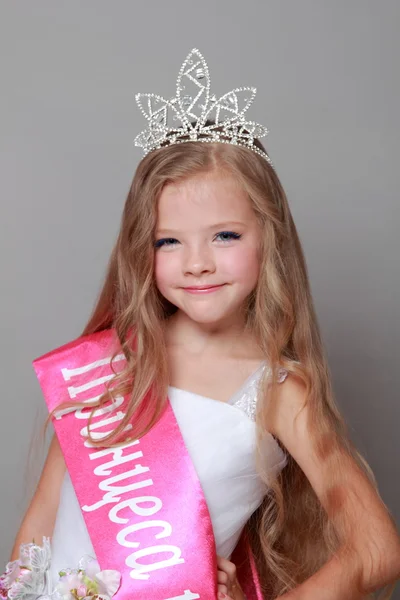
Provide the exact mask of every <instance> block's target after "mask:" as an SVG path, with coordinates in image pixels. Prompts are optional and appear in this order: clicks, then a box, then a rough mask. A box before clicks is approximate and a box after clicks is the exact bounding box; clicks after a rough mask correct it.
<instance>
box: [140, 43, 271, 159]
mask: <svg viewBox="0 0 400 600" xmlns="http://www.w3.org/2000/svg"><path fill="white" fill-rule="evenodd" d="M256 91H257V90H256V88H254V87H240V88H235V89H233V90H232V91H230V92H228V93H226V94H224V95H223V96H221V98H219V99H217V97H216V96H215V95H211V94H210V75H209V70H208V66H207V63H206V61H205V60H204V58H203V56H202V54H201V53H200V52H199V51H198V50H197V48H194V49H193V50H192V51H191V52H189V54H188V56H187V57H186V59H185V61H184V63H183V64H182V66H181V68H180V71H179V74H178V79H177V83H176V96H175V98H171V99H169V100H165V98H163V97H162V96H159V95H157V94H136V96H135V98H136V102H137V104H138V106H139V108H140V110H141V112H142V113H143V115H144V117H145V118H146V119H147V120H148V122H149V126H148V128H147V129H145V130H144V131H142V132H141V133H139V134H138V135H137V136H136V138H135V146H140V147H141V148H143V149H144V155H146V154H148V153H149V152H151V151H152V150H155V149H157V148H161V147H163V146H168V145H172V144H181V143H184V142H192V141H195V142H222V143H225V144H234V145H240V146H245V147H246V148H249V149H250V150H252V151H254V152H256V153H257V154H259V155H260V156H262V157H263V158H265V159H266V160H267V161H268V163H269V164H270V165H271V166H273V165H272V162H271V159H270V158H269V156H268V155H267V154H266V153H265V152H263V151H262V150H261V149H260V148H258V147H257V146H256V145H255V143H254V140H255V138H260V137H263V136H266V135H267V133H268V129H267V128H266V127H264V126H263V125H259V124H258V123H255V122H253V121H247V120H246V117H245V112H246V111H247V109H248V108H249V106H250V105H251V104H252V103H253V100H254V98H255V95H256ZM210 121H211V122H210Z"/></svg>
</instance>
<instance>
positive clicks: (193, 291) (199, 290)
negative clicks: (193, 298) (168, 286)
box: [183, 283, 225, 294]
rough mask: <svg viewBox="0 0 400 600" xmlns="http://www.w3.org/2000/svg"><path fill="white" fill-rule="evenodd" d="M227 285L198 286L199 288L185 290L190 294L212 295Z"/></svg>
mask: <svg viewBox="0 0 400 600" xmlns="http://www.w3.org/2000/svg"><path fill="white" fill-rule="evenodd" d="M224 285H225V284H224V283H222V284H221V285H198V286H190V287H185V288H183V289H184V291H185V292H189V294H210V293H211V292H215V291H217V290H219V289H220V288H222V287H223V286H224Z"/></svg>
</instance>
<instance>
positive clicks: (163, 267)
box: [154, 252, 177, 289]
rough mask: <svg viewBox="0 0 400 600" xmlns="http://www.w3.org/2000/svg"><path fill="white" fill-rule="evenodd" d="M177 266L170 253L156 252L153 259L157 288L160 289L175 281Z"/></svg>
mask: <svg viewBox="0 0 400 600" xmlns="http://www.w3.org/2000/svg"><path fill="white" fill-rule="evenodd" d="M176 272H177V264H176V260H175V259H174V256H173V254H172V253H167V252H158V253H156V255H155V258H154V277H155V280H156V284H157V287H158V288H159V289H162V288H163V287H165V286H166V285H170V284H171V283H173V281H174V279H176Z"/></svg>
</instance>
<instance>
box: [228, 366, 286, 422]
mask: <svg viewBox="0 0 400 600" xmlns="http://www.w3.org/2000/svg"><path fill="white" fill-rule="evenodd" d="M265 369H268V370H270V368H269V367H268V365H267V363H266V362H264V363H263V364H262V365H261V366H260V367H259V368H258V369H257V371H255V373H253V374H252V375H250V377H249V378H248V379H247V380H246V381H245V382H244V384H243V386H242V387H241V388H240V389H239V390H238V391H237V392H236V393H235V394H233V396H232V397H231V399H230V400H229V404H231V405H232V406H235V407H236V408H238V409H239V410H242V411H243V412H244V413H245V414H246V415H247V416H248V417H249V418H250V419H251V420H252V421H255V418H256V407H257V396H258V393H259V384H260V380H261V377H262V375H263V373H264V371H265ZM287 376H288V371H287V370H286V369H284V368H283V367H281V368H280V369H279V370H278V378H277V379H278V383H282V382H283V381H285V379H286V377H287Z"/></svg>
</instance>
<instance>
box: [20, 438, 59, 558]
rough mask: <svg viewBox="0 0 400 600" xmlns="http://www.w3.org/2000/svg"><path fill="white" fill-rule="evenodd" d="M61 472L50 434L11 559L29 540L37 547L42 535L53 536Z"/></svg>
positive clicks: (57, 446)
mask: <svg viewBox="0 0 400 600" xmlns="http://www.w3.org/2000/svg"><path fill="white" fill-rule="evenodd" d="M65 471H66V465H65V461H64V457H63V454H62V452H61V448H60V445H59V443H58V440H57V438H56V436H55V435H54V436H53V438H52V440H51V442H50V447H49V451H48V453H47V457H46V461H45V464H44V467H43V470H42V473H41V476H40V480H39V483H38V485H37V488H36V491H35V493H34V495H33V498H32V500H31V502H30V504H29V507H28V510H27V511H26V513H25V516H24V518H23V520H22V524H21V527H20V529H19V531H18V533H17V536H16V539H15V542H14V547H13V550H12V555H11V560H14V559H16V558H17V557H18V554H19V547H20V545H21V544H26V543H28V542H31V541H32V540H33V539H34V540H35V542H36V543H38V544H40V543H41V542H42V538H43V536H46V537H51V536H52V535H53V529H54V524H55V520H56V516H57V510H58V505H59V502H60V491H61V484H62V480H63V478H64V475H65Z"/></svg>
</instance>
